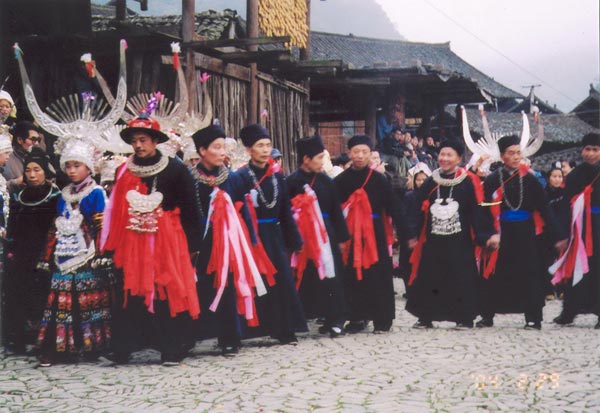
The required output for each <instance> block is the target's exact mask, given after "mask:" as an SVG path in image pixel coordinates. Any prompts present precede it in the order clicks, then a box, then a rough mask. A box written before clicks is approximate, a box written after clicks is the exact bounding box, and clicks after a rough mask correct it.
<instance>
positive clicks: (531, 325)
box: [524, 321, 542, 330]
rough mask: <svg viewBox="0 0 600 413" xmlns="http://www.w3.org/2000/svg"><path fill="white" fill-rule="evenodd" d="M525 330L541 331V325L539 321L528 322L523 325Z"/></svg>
mask: <svg viewBox="0 0 600 413" xmlns="http://www.w3.org/2000/svg"><path fill="white" fill-rule="evenodd" d="M524 328H525V330H541V329H542V323H541V322H540V321H528V322H526V323H525V327H524Z"/></svg>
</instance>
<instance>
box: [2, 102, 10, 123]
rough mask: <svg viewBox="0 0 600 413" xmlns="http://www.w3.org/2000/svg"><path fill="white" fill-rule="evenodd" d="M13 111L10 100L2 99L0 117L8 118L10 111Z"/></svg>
mask: <svg viewBox="0 0 600 413" xmlns="http://www.w3.org/2000/svg"><path fill="white" fill-rule="evenodd" d="M11 111H12V105H11V104H10V102H9V101H8V100H5V99H2V100H0V118H2V119H6V118H7V117H8V115H10V112H11Z"/></svg>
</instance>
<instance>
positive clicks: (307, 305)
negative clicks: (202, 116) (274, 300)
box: [287, 135, 350, 337]
mask: <svg viewBox="0 0 600 413" xmlns="http://www.w3.org/2000/svg"><path fill="white" fill-rule="evenodd" d="M296 154H297V157H298V169H296V170H295V171H294V172H293V173H292V174H290V175H289V176H288V177H287V182H288V188H289V191H290V198H291V202H292V210H293V212H294V218H295V219H296V223H297V224H298V229H299V230H300V234H301V235H302V238H303V240H304V248H303V249H302V252H301V253H300V254H298V255H297V256H296V257H294V258H293V260H292V261H293V262H294V261H295V264H293V266H294V269H295V275H296V285H297V286H298V287H299V288H298V291H299V293H300V299H301V300H302V305H303V307H304V311H305V314H306V317H307V318H316V317H324V318H325V324H324V325H323V326H322V327H321V328H320V329H319V332H320V333H323V334H325V333H329V335H330V336H331V337H337V336H339V335H341V334H342V328H343V327H344V322H345V311H344V308H345V300H344V291H343V288H344V286H343V277H342V270H343V265H342V255H341V252H340V249H339V247H338V243H342V242H346V241H347V240H348V239H349V237H350V236H349V234H348V227H347V226H346V221H345V220H344V215H343V214H342V209H341V207H340V202H339V200H338V197H337V192H336V189H335V186H334V184H333V181H332V180H331V179H330V178H329V177H328V176H327V175H325V173H323V161H324V156H325V146H323V141H322V140H321V137H320V136H318V135H315V136H311V137H307V138H304V139H299V140H297V141H296Z"/></svg>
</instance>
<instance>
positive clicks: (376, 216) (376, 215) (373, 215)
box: [371, 214, 380, 219]
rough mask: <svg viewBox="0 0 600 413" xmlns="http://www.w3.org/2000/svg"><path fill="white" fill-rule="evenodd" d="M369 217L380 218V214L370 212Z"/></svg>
mask: <svg viewBox="0 0 600 413" xmlns="http://www.w3.org/2000/svg"><path fill="white" fill-rule="evenodd" d="M371 218H373V219H377V218H380V216H379V214H371Z"/></svg>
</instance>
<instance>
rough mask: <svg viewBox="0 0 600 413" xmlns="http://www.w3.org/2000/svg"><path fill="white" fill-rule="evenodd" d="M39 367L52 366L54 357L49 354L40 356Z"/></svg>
mask: <svg viewBox="0 0 600 413" xmlns="http://www.w3.org/2000/svg"><path fill="white" fill-rule="evenodd" d="M39 360H40V362H39V364H38V366H39V367H50V366H52V359H51V358H50V357H48V356H40V359H39Z"/></svg>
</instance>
